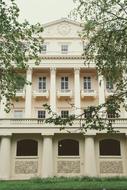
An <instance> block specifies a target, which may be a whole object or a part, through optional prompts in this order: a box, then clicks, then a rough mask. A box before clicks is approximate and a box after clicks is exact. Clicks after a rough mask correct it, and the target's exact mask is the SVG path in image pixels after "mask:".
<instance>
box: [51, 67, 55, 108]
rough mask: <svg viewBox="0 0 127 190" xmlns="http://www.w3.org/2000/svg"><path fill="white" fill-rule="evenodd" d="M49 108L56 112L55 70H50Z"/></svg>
mask: <svg viewBox="0 0 127 190" xmlns="http://www.w3.org/2000/svg"><path fill="white" fill-rule="evenodd" d="M50 106H51V110H52V111H53V112H56V68H51V70H50Z"/></svg>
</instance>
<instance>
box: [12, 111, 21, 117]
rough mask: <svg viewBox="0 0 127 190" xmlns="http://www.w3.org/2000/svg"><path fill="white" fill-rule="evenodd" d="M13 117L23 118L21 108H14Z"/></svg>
mask: <svg viewBox="0 0 127 190" xmlns="http://www.w3.org/2000/svg"><path fill="white" fill-rule="evenodd" d="M14 118H23V110H14Z"/></svg>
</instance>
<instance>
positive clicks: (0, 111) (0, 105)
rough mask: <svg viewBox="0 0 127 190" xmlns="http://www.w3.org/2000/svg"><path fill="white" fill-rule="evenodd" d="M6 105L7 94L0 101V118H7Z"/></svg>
mask: <svg viewBox="0 0 127 190" xmlns="http://www.w3.org/2000/svg"><path fill="white" fill-rule="evenodd" d="M5 105H6V98H5V96H2V99H1V102H0V118H6V111H5Z"/></svg>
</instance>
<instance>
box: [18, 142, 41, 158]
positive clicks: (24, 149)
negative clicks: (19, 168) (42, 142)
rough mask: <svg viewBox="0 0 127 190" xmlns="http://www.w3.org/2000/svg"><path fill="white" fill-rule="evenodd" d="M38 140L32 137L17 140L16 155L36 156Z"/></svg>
mask: <svg viewBox="0 0 127 190" xmlns="http://www.w3.org/2000/svg"><path fill="white" fill-rule="evenodd" d="M37 155H38V142H37V141H36V140H32V139H23V140H20V141H18V142H17V150H16V156H37Z"/></svg>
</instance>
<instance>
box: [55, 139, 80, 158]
mask: <svg viewBox="0 0 127 190" xmlns="http://www.w3.org/2000/svg"><path fill="white" fill-rule="evenodd" d="M58 156H79V142H78V141H77V140H73V139H63V140H60V141H58Z"/></svg>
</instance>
